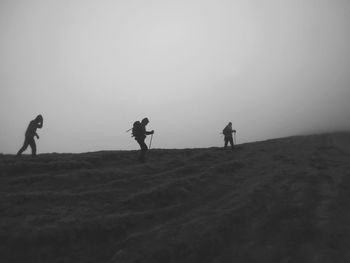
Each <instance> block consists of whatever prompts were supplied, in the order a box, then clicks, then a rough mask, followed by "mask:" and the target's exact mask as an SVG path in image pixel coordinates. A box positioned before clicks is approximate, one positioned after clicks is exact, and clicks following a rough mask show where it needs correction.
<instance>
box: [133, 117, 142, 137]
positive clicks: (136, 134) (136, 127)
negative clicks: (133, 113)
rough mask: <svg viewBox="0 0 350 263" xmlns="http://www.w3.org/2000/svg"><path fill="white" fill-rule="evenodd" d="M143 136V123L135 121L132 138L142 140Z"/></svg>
mask: <svg viewBox="0 0 350 263" xmlns="http://www.w3.org/2000/svg"><path fill="white" fill-rule="evenodd" d="M142 135H143V131H142V125H141V122H139V121H135V122H134V124H133V125H132V137H135V138H140V137H142Z"/></svg>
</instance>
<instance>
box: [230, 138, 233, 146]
mask: <svg viewBox="0 0 350 263" xmlns="http://www.w3.org/2000/svg"><path fill="white" fill-rule="evenodd" d="M229 141H230V144H231V148H232V149H233V138H232V137H230V140H229Z"/></svg>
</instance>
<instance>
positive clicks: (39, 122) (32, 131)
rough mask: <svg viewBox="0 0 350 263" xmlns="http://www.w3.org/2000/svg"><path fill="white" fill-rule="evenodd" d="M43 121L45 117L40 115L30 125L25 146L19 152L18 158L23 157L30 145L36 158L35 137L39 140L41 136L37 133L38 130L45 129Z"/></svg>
mask: <svg viewBox="0 0 350 263" xmlns="http://www.w3.org/2000/svg"><path fill="white" fill-rule="evenodd" d="M43 121H44V120H43V116H41V115H40V114H39V115H38V116H36V118H35V119H34V120H32V121H31V122H30V123H29V125H28V128H27V131H26V133H25V139H24V143H23V146H22V148H21V149H20V150H19V151H18V153H17V156H19V155H21V154H22V153H23V152H24V151H25V150H26V149H27V147H28V145H30V147H31V148H32V156H36V144H35V140H34V136H36V138H37V139H39V135H38V134H37V133H36V129H38V128H39V129H41V128H42V127H43Z"/></svg>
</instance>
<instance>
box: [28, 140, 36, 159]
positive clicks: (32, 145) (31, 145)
mask: <svg viewBox="0 0 350 263" xmlns="http://www.w3.org/2000/svg"><path fill="white" fill-rule="evenodd" d="M29 145H30V147H31V148H32V156H36V144H35V140H34V138H31V140H30V141H29Z"/></svg>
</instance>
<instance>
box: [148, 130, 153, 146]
mask: <svg viewBox="0 0 350 263" xmlns="http://www.w3.org/2000/svg"><path fill="white" fill-rule="evenodd" d="M152 139H153V134H152V135H151V140H150V142H149V147H148V149H151V145H152Z"/></svg>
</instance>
